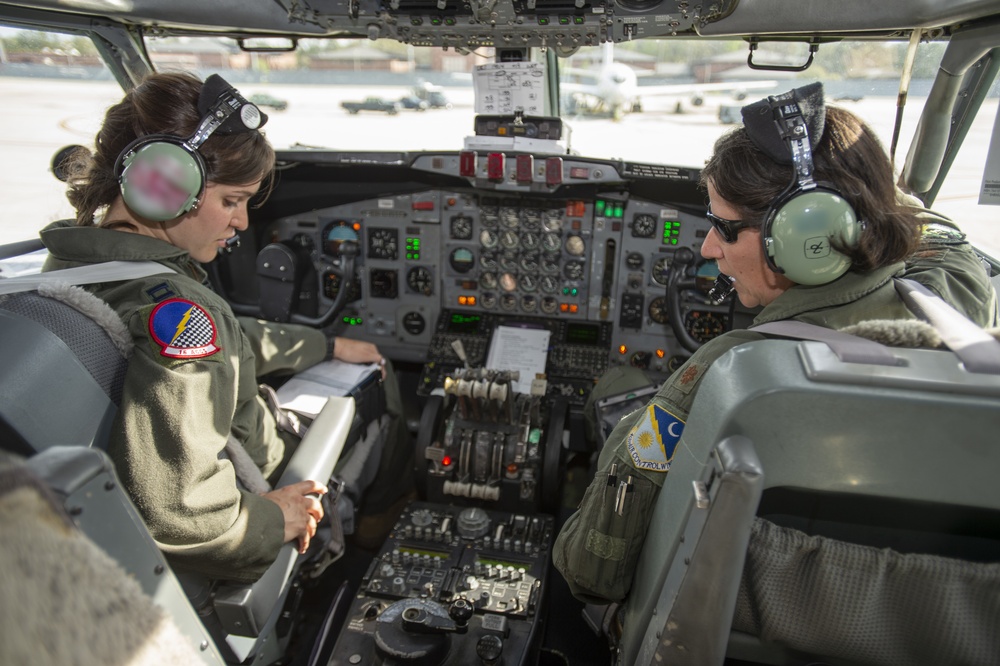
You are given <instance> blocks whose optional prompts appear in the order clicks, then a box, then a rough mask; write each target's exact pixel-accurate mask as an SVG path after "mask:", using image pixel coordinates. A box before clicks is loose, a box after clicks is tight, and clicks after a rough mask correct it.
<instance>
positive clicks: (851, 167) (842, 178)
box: [701, 107, 920, 272]
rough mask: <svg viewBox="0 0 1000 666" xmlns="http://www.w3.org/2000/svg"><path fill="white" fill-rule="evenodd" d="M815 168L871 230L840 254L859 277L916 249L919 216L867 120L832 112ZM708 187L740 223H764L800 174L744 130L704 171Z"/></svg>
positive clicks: (722, 143)
mask: <svg viewBox="0 0 1000 666" xmlns="http://www.w3.org/2000/svg"><path fill="white" fill-rule="evenodd" d="M813 165H814V167H815V171H814V174H813V177H814V178H815V179H816V180H817V181H822V182H827V183H831V184H832V185H833V186H834V187H835V188H836V189H837V190H838V191H839V192H840V193H841V195H842V196H843V197H844V199H846V200H847V202H848V203H850V204H851V206H852V207H853V208H854V211H855V213H856V214H857V217H858V219H859V220H861V221H862V222H863V223H864V231H862V233H861V238H860V239H859V241H858V244H857V246H856V247H853V248H852V247H838V248H837V249H838V250H840V251H841V252H843V253H844V254H845V255H847V256H848V257H849V258H850V259H851V264H852V269H853V270H856V271H862V272H864V271H869V270H872V269H875V268H880V267H883V266H888V265H890V264H892V263H895V262H897V261H902V260H903V259H904V258H906V257H907V256H909V255H910V254H911V253H912V252H913V251H914V250H915V249H916V247H917V244H918V242H919V240H920V227H919V221H918V219H917V217H916V212H917V211H916V209H914V208H912V207H909V206H906V205H903V204H900V203H899V202H898V201H897V199H896V186H895V182H894V179H893V170H892V164H891V163H890V162H889V157H888V155H887V154H886V152H885V149H884V148H883V147H882V144H881V142H879V140H878V137H876V136H875V134H874V132H872V130H871V128H870V127H868V125H866V124H865V123H864V122H863V121H862V120H861V119H860V118H858V117H857V116H856V115H854V114H853V113H851V112H850V111H847V110H846V109H840V108H837V107H828V108H827V109H826V123H825V128H824V130H823V136H822V138H821V139H820V141H819V144H818V145H817V146H816V148H815V149H814V150H813ZM708 181H711V182H712V185H713V186H714V187H715V189H716V191H717V192H718V193H719V196H721V197H722V198H723V199H725V200H726V202H728V203H729V204H731V205H732V206H734V207H735V208H736V210H738V211H739V212H740V219H743V220H756V221H760V222H763V221H764V218H765V217H766V215H767V213H768V210H769V209H770V207H771V204H772V203H773V202H774V200H775V199H777V198H778V197H779V196H781V194H782V193H783V192H784V191H785V189H786V188H788V186H789V184H790V183H791V182H792V167H791V166H786V165H781V164H778V163H776V162H774V161H773V160H771V159H770V158H769V157H767V155H765V154H764V153H763V152H761V151H760V150H759V149H758V148H757V147H756V146H755V145H754V144H753V142H752V141H751V140H750V138H749V137H748V136H747V132H746V129H745V128H743V127H739V128H737V129H734V130H732V131H731V132H728V133H726V134H725V135H723V136H722V137H721V138H719V140H718V141H716V143H715V152H714V154H713V155H712V157H711V158H710V159H709V160H708V162H707V163H706V164H705V168H704V169H703V170H702V172H701V183H702V185H703V186H706V185H707V183H708Z"/></svg>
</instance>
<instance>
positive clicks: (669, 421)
mask: <svg viewBox="0 0 1000 666" xmlns="http://www.w3.org/2000/svg"><path fill="white" fill-rule="evenodd" d="M682 434H684V421H682V420H681V419H679V418H678V417H676V416H674V415H673V414H671V413H670V412H668V411H667V410H665V409H664V408H662V407H660V406H659V405H656V404H650V405H647V406H646V409H645V412H644V413H643V415H642V418H641V419H639V422H638V423H636V424H635V426H634V427H633V428H632V430H631V431H630V432H629V434H628V437H627V439H626V447H627V449H628V453H629V456H631V458H632V464H633V465H635V466H636V468H637V469H648V470H650V471H653V472H666V471H668V470H669V469H670V464H671V462H672V461H673V459H674V451H675V450H676V449H677V442H679V441H680V439H681V435H682Z"/></svg>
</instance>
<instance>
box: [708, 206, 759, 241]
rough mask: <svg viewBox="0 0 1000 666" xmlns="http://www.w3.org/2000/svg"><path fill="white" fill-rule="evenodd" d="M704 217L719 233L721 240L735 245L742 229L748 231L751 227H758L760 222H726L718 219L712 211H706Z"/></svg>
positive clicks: (723, 219)
mask: <svg viewBox="0 0 1000 666" xmlns="http://www.w3.org/2000/svg"><path fill="white" fill-rule="evenodd" d="M705 217H706V218H707V219H708V221H709V222H711V223H712V226H713V227H715V230H716V231H718V232H719V235H720V236H722V240H724V241H725V242H727V243H735V242H736V237H737V236H738V235H739V233H740V231H742V230H743V229H750V228H751V227H759V226H760V222H753V221H747V220H727V219H725V218H722V217H719V216H718V215H716V214H715V213H713V212H712V211H706V212H705Z"/></svg>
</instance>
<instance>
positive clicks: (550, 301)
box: [542, 296, 559, 314]
mask: <svg viewBox="0 0 1000 666" xmlns="http://www.w3.org/2000/svg"><path fill="white" fill-rule="evenodd" d="M558 309H559V301H557V300H556V298H555V296H543V297H542V312H544V313H545V314H555V312H556V310H558Z"/></svg>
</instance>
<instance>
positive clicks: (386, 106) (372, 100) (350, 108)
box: [340, 97, 399, 116]
mask: <svg viewBox="0 0 1000 666" xmlns="http://www.w3.org/2000/svg"><path fill="white" fill-rule="evenodd" d="M340 105H341V106H342V107H344V109H346V110H347V112H348V113H350V114H351V115H354V114H356V113H357V112H358V111H382V112H384V113H388V114H389V115H390V116H394V115H396V114H397V113H399V102H390V101H388V100H385V99H382V98H381V97H366V98H365V99H364V101H362V102H341V103H340Z"/></svg>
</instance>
